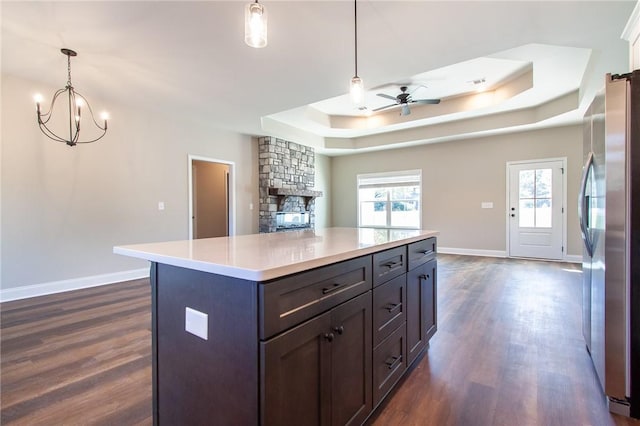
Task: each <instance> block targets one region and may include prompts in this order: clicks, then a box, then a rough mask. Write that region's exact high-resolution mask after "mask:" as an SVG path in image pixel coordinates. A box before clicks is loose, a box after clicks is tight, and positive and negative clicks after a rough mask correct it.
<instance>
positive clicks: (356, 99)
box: [350, 0, 364, 106]
mask: <svg viewBox="0 0 640 426" xmlns="http://www.w3.org/2000/svg"><path fill="white" fill-rule="evenodd" d="M353 22H354V32H353V33H354V41H355V75H354V76H353V78H351V88H350V92H351V101H352V102H353V103H354V104H355V105H356V106H361V105H362V104H363V103H364V83H363V82H362V79H361V78H360V77H358V2H357V0H354V1H353Z"/></svg>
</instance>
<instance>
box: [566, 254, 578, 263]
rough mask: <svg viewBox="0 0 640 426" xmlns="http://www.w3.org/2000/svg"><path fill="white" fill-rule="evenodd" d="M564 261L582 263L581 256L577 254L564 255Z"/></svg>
mask: <svg viewBox="0 0 640 426" xmlns="http://www.w3.org/2000/svg"><path fill="white" fill-rule="evenodd" d="M564 261H565V262H569V263H582V256H581V255H578V254H568V255H566V256H565V257H564Z"/></svg>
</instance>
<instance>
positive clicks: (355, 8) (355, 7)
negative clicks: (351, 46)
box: [353, 0, 358, 77]
mask: <svg viewBox="0 0 640 426" xmlns="http://www.w3.org/2000/svg"><path fill="white" fill-rule="evenodd" d="M353 21H354V31H353V34H354V39H355V47H356V48H355V53H356V55H355V65H356V67H355V68H356V77H357V76H358V0H353Z"/></svg>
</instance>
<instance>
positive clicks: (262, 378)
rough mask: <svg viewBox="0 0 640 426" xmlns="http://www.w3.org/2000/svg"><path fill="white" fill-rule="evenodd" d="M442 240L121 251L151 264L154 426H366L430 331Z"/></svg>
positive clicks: (288, 240)
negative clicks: (181, 425)
mask: <svg viewBox="0 0 640 426" xmlns="http://www.w3.org/2000/svg"><path fill="white" fill-rule="evenodd" d="M436 236H437V232H435V231H426V230H383V229H367V228H326V229H317V230H305V231H293V232H282V233H271V234H257V235H244V236H235V237H223V238H210V239H202V240H185V241H173V242H166V243H151V244H138V245H131V246H119V247H115V248H114V252H115V253H118V254H122V255H126V256H133V257H138V258H142V259H146V260H149V261H151V262H152V263H151V285H152V364H153V418H154V424H220V425H232V424H237V425H258V424H262V425H303V424H304V425H313V424H318V425H320V424H323V425H324V424H326V425H329V424H332V425H344V424H353V425H359V424H362V423H363V422H364V421H365V420H366V419H367V418H368V417H369V416H370V415H371V413H372V412H373V410H374V409H375V407H376V406H377V405H379V404H380V402H382V400H383V399H384V397H385V396H386V395H387V394H388V393H389V392H390V391H391V389H392V388H393V387H394V385H395V384H396V383H397V382H398V380H399V379H400V377H402V375H403V374H404V373H405V372H406V371H407V369H408V368H409V366H410V365H411V364H412V363H413V362H414V361H415V360H416V359H417V358H418V356H419V355H420V354H421V353H422V352H423V351H424V350H425V348H426V347H427V346H428V340H429V338H430V337H431V336H432V335H433V334H434V333H435V331H436V292H437V286H436V271H437V268H436V252H437V250H436Z"/></svg>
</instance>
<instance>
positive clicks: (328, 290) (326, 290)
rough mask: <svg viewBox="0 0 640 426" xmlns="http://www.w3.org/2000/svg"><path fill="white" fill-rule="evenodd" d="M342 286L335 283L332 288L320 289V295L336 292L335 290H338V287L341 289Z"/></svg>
mask: <svg viewBox="0 0 640 426" xmlns="http://www.w3.org/2000/svg"><path fill="white" fill-rule="evenodd" d="M343 285H344V284H338V283H335V284H334V285H333V286H331V287H325V288H323V289H322V294H327V293H331V292H332V291H336V290H337V289H339V288H340V287H342V286H343Z"/></svg>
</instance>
